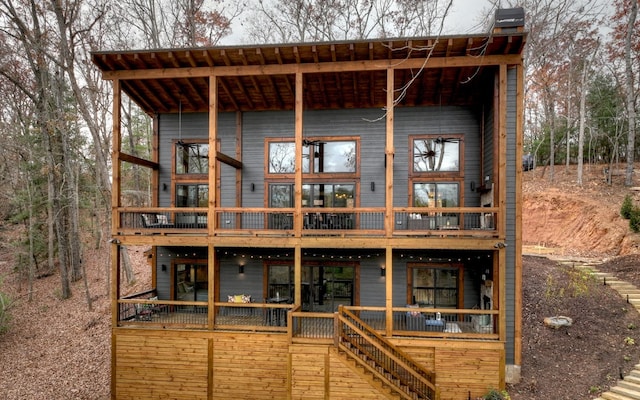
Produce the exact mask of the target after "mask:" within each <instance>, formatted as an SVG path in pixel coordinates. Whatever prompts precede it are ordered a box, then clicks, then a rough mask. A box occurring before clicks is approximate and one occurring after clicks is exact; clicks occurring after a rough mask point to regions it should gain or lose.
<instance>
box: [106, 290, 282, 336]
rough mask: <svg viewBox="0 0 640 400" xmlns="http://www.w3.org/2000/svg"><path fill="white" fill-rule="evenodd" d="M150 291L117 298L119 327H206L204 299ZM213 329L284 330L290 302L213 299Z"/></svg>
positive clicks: (206, 309)
mask: <svg viewBox="0 0 640 400" xmlns="http://www.w3.org/2000/svg"><path fill="white" fill-rule="evenodd" d="M154 293H155V290H149V291H145V292H142V293H137V294H135V295H131V296H127V298H122V299H120V300H118V310H119V313H118V325H119V326H129V327H131V326H144V327H154V326H155V327H162V328H163V329H185V328H187V329H207V328H208V326H209V319H208V316H209V308H208V303H207V302H203V301H177V300H157V299H155V298H153V297H151V296H150V295H151V294H154ZM214 307H215V310H216V314H215V327H214V329H234V330H248V331H280V332H286V331H287V312H288V311H289V310H290V309H291V308H293V305H292V304H271V303H246V304H244V303H228V302H215V303H214Z"/></svg>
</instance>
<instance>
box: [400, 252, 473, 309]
mask: <svg viewBox="0 0 640 400" xmlns="http://www.w3.org/2000/svg"><path fill="white" fill-rule="evenodd" d="M407 273H408V277H407V286H408V287H407V295H408V299H407V303H409V304H419V305H420V307H433V308H462V307H461V305H462V299H463V296H462V287H463V285H462V279H463V269H462V264H419V263H415V264H409V265H408V267H407Z"/></svg>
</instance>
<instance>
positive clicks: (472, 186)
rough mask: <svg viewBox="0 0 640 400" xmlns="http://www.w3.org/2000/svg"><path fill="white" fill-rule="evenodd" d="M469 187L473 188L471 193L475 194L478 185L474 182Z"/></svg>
mask: <svg viewBox="0 0 640 400" xmlns="http://www.w3.org/2000/svg"><path fill="white" fill-rule="evenodd" d="M469 186H471V191H472V192H474V191H475V190H476V183H475V182H474V181H471V183H470V184H469Z"/></svg>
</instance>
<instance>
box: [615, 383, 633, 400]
mask: <svg viewBox="0 0 640 400" xmlns="http://www.w3.org/2000/svg"><path fill="white" fill-rule="evenodd" d="M609 390H610V391H611V392H613V393H615V394H619V395H622V396H626V397H627V398H629V399H634V400H640V392H639V391H636V390H634V389H628V388H626V387H622V386H619V385H618V386H614V387H612V388H611V389H609Z"/></svg>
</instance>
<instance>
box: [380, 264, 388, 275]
mask: <svg viewBox="0 0 640 400" xmlns="http://www.w3.org/2000/svg"><path fill="white" fill-rule="evenodd" d="M386 275H387V268H386V267H385V266H384V265H383V266H381V267H380V276H386Z"/></svg>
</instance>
